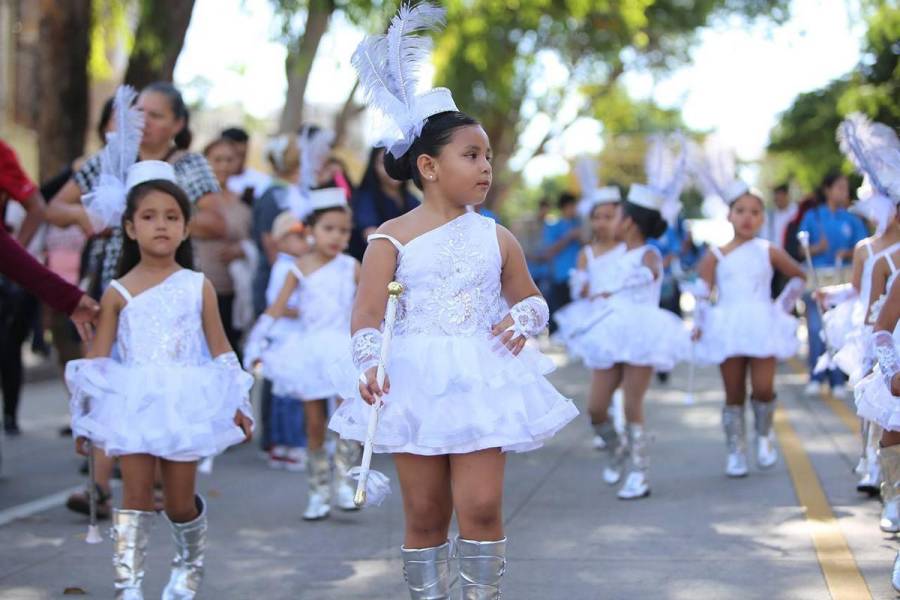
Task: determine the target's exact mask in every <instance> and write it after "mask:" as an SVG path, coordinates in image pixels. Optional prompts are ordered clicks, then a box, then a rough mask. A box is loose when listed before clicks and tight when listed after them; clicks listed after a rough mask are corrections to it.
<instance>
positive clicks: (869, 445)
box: [817, 114, 900, 526]
mask: <svg viewBox="0 0 900 600" xmlns="http://www.w3.org/2000/svg"><path fill="white" fill-rule="evenodd" d="M837 138H838V142H839V143H840V147H841V151H842V152H843V153H844V155H845V156H847V158H849V159H850V160H851V162H853V164H854V165H855V166H856V168H857V170H858V171H859V172H860V173H861V174H862V175H863V176H864V182H863V186H862V187H861V188H860V189H859V191H858V193H857V195H858V197H859V201H858V202H857V203H856V204H855V205H854V207H853V212H856V213H858V214H861V215H863V216H865V217H866V218H867V219H868V220H869V221H870V222H871V223H874V225H875V235H873V236H871V237H868V238H866V239H864V240H862V241H860V242H859V243H858V244H856V247H855V249H854V252H853V276H852V280H851V283H849V284H844V285H838V286H830V287H826V288H823V289H821V290H819V291H818V294H817V296H818V297H819V299H820V301H821V302H822V304H823V305H824V306H832V307H833V308H831V310H829V311H828V312H826V313H825V315H824V316H823V318H822V320H823V324H824V328H825V332H826V340H827V341H828V344H829V346H830V350H831V352H832V353H833V363H834V364H835V365H836V366H837V367H838V368H840V369H841V370H842V371H843V372H844V373H846V374H847V375H848V376H849V377H850V382H851V384H855V383H856V382H858V381H859V380H860V379H861V378H862V377H863V376H864V375H866V374H867V373H868V372H869V370H870V369H871V363H872V360H873V359H872V357H871V348H870V345H871V336H872V323H873V322H874V319H870V318H867V316H868V315H869V308H870V306H871V304H872V302H873V301H874V300H875V299H877V298H878V297H879V296H880V295H881V294H882V293H883V291H884V289H886V288H885V283H886V274H884V273H882V274H881V276H880V278H879V280H880V284H881V286H880V289H879V290H878V291H877V293H876V294H874V295H873V293H872V291H873V290H872V284H873V281H874V272H873V270H874V267H875V265H876V264H877V263H878V262H879V259H880V258H881V257H883V256H886V255H889V254H891V253H892V252H894V251H895V250H897V249H898V248H900V222H898V221H897V219H896V218H895V217H896V208H895V200H894V199H893V198H892V197H891V193H892V191H891V189H890V177H891V173H890V172H889V171H890V168H885V167H886V166H887V163H885V162H884V161H883V160H882V158H883V157H884V156H886V155H888V154H889V152H890V151H891V149H893V150H894V151H895V152H896V148H897V147H898V146H900V142H898V140H897V134H896V133H894V131H893V130H892V129H890V128H889V127H886V126H885V125H882V124H880V123H872V122H871V121H869V120H868V119H867V118H866V117H864V116H863V115H860V114H854V115H851V116H850V117H848V118H847V119H845V120H844V121H843V122H842V123H841V125H840V126H839V127H838V131H837ZM894 193H895V194H896V191H894ZM882 270H883V271H884V269H882ZM888 270H889V269H888ZM828 356H829V355H828V354H826V355H823V360H821V361H820V363H821V368H822V369H823V370H824V369H825V368H827V367H828V366H829V360H828ZM861 431H862V435H863V440H862V443H863V446H864V450H863V452H862V456H861V458H860V462H859V465H858V466H857V472H858V473H859V474H860V475H861V478H860V480H859V483H858V484H857V490H859V491H861V492H867V493H869V494H871V495H876V494H878V490H879V481H880V478H881V474H880V468H879V462H878V460H877V455H876V454H877V451H878V440H879V438H880V436H881V432H880V430H879V428H878V426H877V425H876V426H874V427H872V426H870V424H869V423H866V422H863V425H862V427H861ZM898 526H900V520H898Z"/></svg>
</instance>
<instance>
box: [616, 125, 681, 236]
mask: <svg viewBox="0 0 900 600" xmlns="http://www.w3.org/2000/svg"><path fill="white" fill-rule="evenodd" d="M648 141H649V147H648V149H647V156H646V157H645V158H644V168H645V170H646V174H647V184H646V185H642V184H639V183H636V184H632V186H631V188H630V189H629V190H628V201H629V202H631V203H632V204H637V205H638V206H643V207H644V208H649V209H651V210H657V211H659V212H660V213H661V214H662V216H663V218H664V219H665V220H666V221H667V222H668V223H669V224H670V225H671V224H673V223H674V222H675V221H676V219H678V213H680V212H681V201H680V199H679V198H680V196H681V190H682V189H684V184H685V182H686V181H687V146H686V141H685V138H684V135H683V134H682V133H680V132H678V133H674V134H672V135H670V136H663V135H653V136H650V138H649V140H648Z"/></svg>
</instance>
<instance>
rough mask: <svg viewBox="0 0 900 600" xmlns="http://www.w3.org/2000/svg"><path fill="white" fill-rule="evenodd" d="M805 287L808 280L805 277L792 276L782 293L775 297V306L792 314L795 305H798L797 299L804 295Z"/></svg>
mask: <svg viewBox="0 0 900 600" xmlns="http://www.w3.org/2000/svg"><path fill="white" fill-rule="evenodd" d="M805 289H806V282H805V281H803V279H801V278H800V277H792V278H791V279H790V281H788V282H787V284H786V285H785V286H784V289H783V290H781V293H780V294H778V297H777V298H775V306H777V307H779V308H780V309H781V310H783V311H784V312H786V313H788V314H790V313H791V312H793V310H794V307H795V306H796V305H797V300H799V299H800V296H802V295H803V291H804V290H805Z"/></svg>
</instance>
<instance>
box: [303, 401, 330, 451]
mask: <svg viewBox="0 0 900 600" xmlns="http://www.w3.org/2000/svg"><path fill="white" fill-rule="evenodd" d="M326 412H327V403H326V401H325V400H310V401H309V402H304V403H303V418H304V420H305V421H306V443H307V447H308V448H309V450H310V451H314V450H319V449H321V448H322V446H324V445H325V424H326V423H325V422H326V421H327V415H326Z"/></svg>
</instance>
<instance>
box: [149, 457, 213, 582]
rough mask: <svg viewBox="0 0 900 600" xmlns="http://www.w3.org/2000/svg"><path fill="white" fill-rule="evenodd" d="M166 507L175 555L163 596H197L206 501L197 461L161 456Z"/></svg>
mask: <svg viewBox="0 0 900 600" xmlns="http://www.w3.org/2000/svg"><path fill="white" fill-rule="evenodd" d="M159 462H160V468H161V470H162V480H163V489H164V491H165V507H166V508H165V510H166V516H167V517H168V518H169V523H170V524H171V526H172V538H173V541H174V542H175V559H174V560H173V561H172V573H171V575H170V576H169V582H168V583H167V584H166V588H165V590H164V591H163V594H162V597H163V598H194V597H195V596H196V594H197V592H198V590H199V589H200V583H201V581H202V579H203V560H204V557H205V555H206V529H207V525H206V505H205V502H204V501H203V499H202V498H200V496H198V495H197V492H196V489H197V463H196V462H193V461H192V462H179V461H169V460H162V459H161V460H160V461H159Z"/></svg>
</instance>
